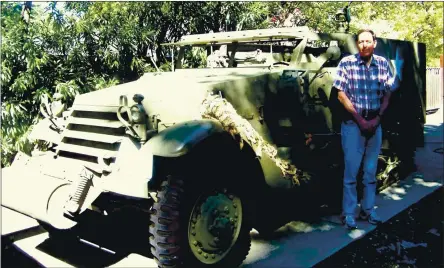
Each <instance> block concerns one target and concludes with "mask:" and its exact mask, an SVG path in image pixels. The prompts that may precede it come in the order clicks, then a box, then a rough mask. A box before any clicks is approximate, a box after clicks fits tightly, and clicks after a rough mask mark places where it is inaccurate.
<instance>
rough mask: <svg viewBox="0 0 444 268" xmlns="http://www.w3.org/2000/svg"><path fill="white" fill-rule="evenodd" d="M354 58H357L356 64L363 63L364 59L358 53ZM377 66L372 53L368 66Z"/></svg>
mask: <svg viewBox="0 0 444 268" xmlns="http://www.w3.org/2000/svg"><path fill="white" fill-rule="evenodd" d="M356 58H357V59H358V64H359V65H362V64H365V61H364V60H363V59H362V58H361V55H359V53H357V54H356ZM372 65H373V66H377V65H376V60H375V54H373V55H372V61H371V62H370V66H372Z"/></svg>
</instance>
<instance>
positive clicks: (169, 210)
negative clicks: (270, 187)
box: [150, 176, 251, 268]
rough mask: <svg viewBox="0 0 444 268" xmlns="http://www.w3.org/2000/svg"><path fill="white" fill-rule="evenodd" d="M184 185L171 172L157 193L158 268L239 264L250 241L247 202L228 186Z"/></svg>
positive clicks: (154, 241)
mask: <svg viewBox="0 0 444 268" xmlns="http://www.w3.org/2000/svg"><path fill="white" fill-rule="evenodd" d="M202 185H203V184H199V183H198V184H196V185H195V186H194V187H193V185H191V184H190V185H188V186H187V185H185V183H184V180H180V179H178V178H175V177H173V176H168V177H167V179H166V180H165V181H163V182H162V185H161V188H160V190H159V191H158V192H157V200H156V201H155V202H154V204H153V209H152V213H151V226H150V233H151V237H150V244H151V252H152V254H153V255H154V258H155V260H156V262H157V263H158V265H159V267H207V268H210V267H211V268H215V267H238V266H239V265H240V264H241V263H242V262H243V260H244V259H245V257H246V256H247V254H248V252H249V250H250V245H251V238H250V230H251V224H250V222H249V217H248V216H247V215H248V213H249V209H248V205H247V204H246V201H245V200H242V197H241V196H240V195H239V194H236V193H235V192H230V190H228V189H223V188H218V187H209V186H202Z"/></svg>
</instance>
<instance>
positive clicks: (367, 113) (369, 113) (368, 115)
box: [361, 109, 379, 120]
mask: <svg viewBox="0 0 444 268" xmlns="http://www.w3.org/2000/svg"><path fill="white" fill-rule="evenodd" d="M378 115H379V109H377V110H362V112H361V116H362V117H363V118H364V119H365V120H372V119H374V118H375V117H377V116H378Z"/></svg>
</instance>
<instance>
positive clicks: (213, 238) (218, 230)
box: [188, 189, 242, 264]
mask: <svg viewBox="0 0 444 268" xmlns="http://www.w3.org/2000/svg"><path fill="white" fill-rule="evenodd" d="M241 225H242V204H241V200H240V199H239V198H238V197H237V196H235V195H234V194H232V193H229V192H227V190H226V189H223V190H222V191H213V192H212V193H209V194H204V195H201V196H200V197H199V198H198V199H197V201H196V203H195V204H194V206H193V209H192V212H191V215H190V219H189V224H188V242H189V245H190V248H191V251H192V252H193V254H194V256H195V257H196V258H197V259H198V260H199V261H200V262H202V263H205V264H214V263H217V262H219V261H221V260H222V259H223V258H224V257H225V256H226V255H227V254H228V252H229V251H230V249H231V247H232V246H233V245H234V244H235V243H236V240H237V238H238V236H239V233H240V230H241Z"/></svg>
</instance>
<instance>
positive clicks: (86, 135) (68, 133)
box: [62, 129, 122, 144]
mask: <svg viewBox="0 0 444 268" xmlns="http://www.w3.org/2000/svg"><path fill="white" fill-rule="evenodd" d="M62 135H63V137H64V138H74V139H81V140H89V141H98V142H104V143H110V144H113V143H116V142H119V141H121V140H122V137H121V136H113V135H106V134H99V133H93V132H84V131H75V130H69V129H66V130H64V131H63V133H62Z"/></svg>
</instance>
